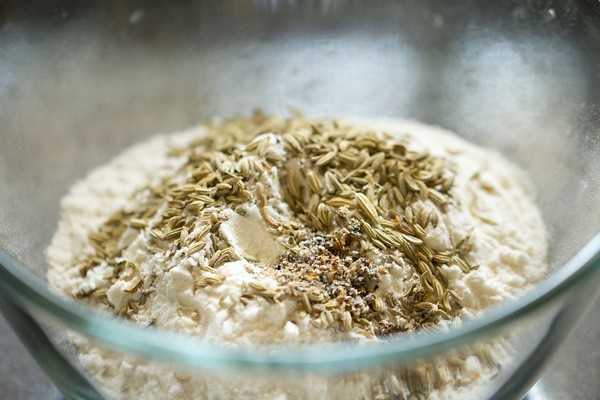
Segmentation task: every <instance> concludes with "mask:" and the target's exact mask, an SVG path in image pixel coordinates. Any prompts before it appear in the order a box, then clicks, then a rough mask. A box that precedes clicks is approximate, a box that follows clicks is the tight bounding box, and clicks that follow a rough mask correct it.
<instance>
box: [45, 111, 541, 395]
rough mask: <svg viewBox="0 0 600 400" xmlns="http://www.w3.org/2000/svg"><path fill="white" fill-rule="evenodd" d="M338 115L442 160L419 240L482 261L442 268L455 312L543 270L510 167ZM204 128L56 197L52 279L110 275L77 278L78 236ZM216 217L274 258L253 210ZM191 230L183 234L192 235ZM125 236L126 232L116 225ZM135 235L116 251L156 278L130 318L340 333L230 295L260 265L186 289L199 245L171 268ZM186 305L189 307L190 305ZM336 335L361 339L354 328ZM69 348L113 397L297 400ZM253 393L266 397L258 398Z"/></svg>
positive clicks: (122, 299) (261, 258)
mask: <svg viewBox="0 0 600 400" xmlns="http://www.w3.org/2000/svg"><path fill="white" fill-rule="evenodd" d="M347 123H350V124H353V125H354V126H356V127H361V126H362V127H368V129H370V130H375V131H378V130H381V131H385V132H387V133H390V134H394V135H396V134H398V135H409V136H410V137H412V139H413V141H414V143H415V144H416V145H420V146H422V148H423V149H427V150H428V151H429V152H430V153H431V154H433V155H435V156H438V157H442V158H444V159H446V161H447V163H448V164H449V166H450V167H451V168H452V169H453V170H454V171H455V174H456V175H455V181H454V187H453V189H452V190H453V191H452V197H453V202H452V203H451V204H450V206H449V208H448V210H447V212H446V213H445V214H441V217H442V218H441V220H440V223H439V224H438V225H437V227H436V228H435V229H431V230H429V231H428V235H427V237H426V238H425V242H426V244H427V245H428V246H429V247H431V248H432V249H435V250H444V249H448V248H450V243H456V242H459V241H461V240H462V239H464V238H466V237H467V236H470V237H471V238H472V241H473V246H472V248H471V255H470V257H471V258H470V260H471V262H472V263H473V264H477V265H480V267H479V268H478V269H476V270H474V271H471V272H470V273H468V274H464V273H463V272H462V271H461V270H460V269H459V268H458V267H457V266H445V267H443V268H444V269H445V270H446V272H447V274H446V275H447V277H448V287H450V288H452V289H453V290H454V291H455V292H456V293H457V294H458V296H459V297H460V298H461V299H462V301H463V305H464V308H463V309H462V310H461V316H462V317H473V316H476V315H477V314H478V313H479V312H480V311H481V310H483V309H484V308H486V307H489V306H490V305H492V304H494V303H497V302H499V301H502V300H506V299H511V298H514V297H515V296H517V295H518V294H519V293H521V292H522V291H523V290H524V289H527V288H528V287H529V286H531V285H532V284H533V283H535V282H536V281H538V280H539V279H540V278H541V277H543V276H544V274H545V273H546V246H547V244H546V237H545V230H544V226H543V223H542V221H541V218H540V215H539V213H538V211H537V208H536V207H535V205H534V203H533V202H532V199H531V194H530V192H529V188H528V185H527V182H526V181H525V180H524V178H523V175H522V173H521V172H520V171H519V170H518V169H516V168H515V167H514V166H513V165H511V164H510V163H508V162H507V161H505V160H504V159H502V158H501V157H500V156H498V155H496V154H494V153H491V152H489V151H485V150H483V149H481V148H478V147H476V146H474V145H471V144H468V143H466V142H465V141H463V140H462V139H460V138H458V137H456V136H455V135H454V134H452V133H450V132H448V131H445V130H442V129H439V128H435V127H431V126H427V125H423V124H420V123H417V122H413V121H387V122H381V121H368V122H367V121H353V122H347ZM204 132H205V129H204V128H203V127H198V128H194V129H191V130H188V131H186V132H184V133H178V134H173V135H169V136H158V137H155V138H153V139H150V140H148V141H146V142H144V143H140V144H138V145H136V146H134V147H132V148H130V149H128V150H126V151H125V152H124V153H123V154H121V155H120V156H118V157H117V158H116V159H115V160H113V161H112V162H110V163H109V164H107V165H105V166H102V167H99V168H97V169H96V170H94V171H93V172H91V173H90V174H89V175H88V177H87V178H86V179H85V180H83V181H81V182H79V183H77V184H76V185H75V186H74V187H73V188H72V189H71V191H70V193H69V194H68V195H67V196H66V197H65V198H64V199H63V201H62V213H61V219H60V223H59V228H58V231H57V233H56V236H55V237H54V240H53V242H52V244H51V246H50V247H49V249H48V261H49V266H50V268H49V271H48V278H49V281H50V283H51V285H52V286H54V287H55V288H56V289H58V290H59V291H60V292H61V293H65V294H67V295H69V296H76V295H77V294H78V293H82V292H89V291H92V290H94V289H96V288H97V285H99V283H100V282H101V281H102V280H103V279H104V276H105V275H107V273H108V271H107V270H106V269H103V267H101V266H100V267H96V268H94V269H93V270H90V271H89V272H88V274H87V276H85V277H82V276H81V275H80V273H79V270H78V269H77V268H73V267H72V266H73V265H76V264H77V263H78V262H79V261H81V259H82V258H83V257H85V256H86V255H88V254H90V252H92V251H93V248H92V247H91V245H90V243H89V240H88V239H87V234H88V232H90V231H93V230H94V229H97V228H98V227H99V226H100V225H101V224H102V223H103V222H104V221H105V220H106V219H107V218H108V217H109V216H110V215H111V214H112V213H114V212H115V211H117V210H119V209H121V208H123V207H124V206H126V205H127V204H128V203H130V202H131V200H130V199H131V197H132V196H133V195H134V193H136V192H137V191H138V190H139V189H141V188H143V187H144V186H146V185H148V184H149V183H151V182H158V181H159V180H160V179H161V178H163V177H164V176H168V175H169V174H172V173H174V172H175V171H176V170H177V169H178V168H179V167H180V166H181V165H182V163H183V162H184V160H183V159H182V158H177V157H168V156H167V153H168V151H169V149H170V148H171V147H173V146H183V145H185V143H187V142H189V141H190V140H193V139H194V138H196V137H198V136H202V135H203V134H204ZM277 151H280V152H281V151H282V149H278V150H277ZM276 182H277V179H276V178H273V181H272V182H267V183H268V184H266V185H265V186H266V187H268V188H269V190H271V191H272V193H270V194H271V197H272V196H273V195H274V193H276V192H277V191H278V190H279V189H278V186H277V183H276ZM275 197H276V196H275ZM427 202H430V201H429V200H426V201H425V203H427ZM270 210H271V211H272V214H273V215H276V216H277V217H278V218H279V219H280V220H285V219H286V218H290V217H291V214H290V213H291V211H290V210H289V209H288V208H286V207H285V204H282V203H281V202H280V201H279V202H278V201H274V203H272V204H271V205H270ZM226 213H229V214H227V215H225V217H227V218H228V219H227V221H226V222H224V223H223V224H222V225H221V227H220V233H221V234H222V235H223V236H224V237H226V238H227V239H228V240H229V242H230V243H231V245H232V246H233V247H234V248H235V250H236V251H237V253H239V254H240V255H242V256H243V257H244V258H247V259H249V260H256V261H258V263H259V264H262V265H267V266H268V265H272V264H273V263H274V261H275V259H277V257H278V256H279V255H280V254H281V253H282V252H283V251H284V247H283V246H282V244H281V243H279V242H278V241H277V240H276V239H275V238H274V236H273V235H272V234H271V233H269V232H268V230H267V224H266V223H265V222H264V221H263V219H262V218H261V215H260V213H259V211H258V209H257V208H256V206H252V205H250V206H248V208H247V210H246V212H245V214H244V215H239V214H237V213H235V212H233V211H231V210H227V211H226ZM198 229H201V227H198ZM197 233H198V232H190V235H194V234H197ZM128 234H130V235H135V234H136V233H135V232H129V233H128V232H126V233H125V235H128ZM144 240H147V239H145V238H144V237H142V236H141V235H140V236H139V237H136V238H134V239H133V241H132V243H131V244H130V245H129V247H128V248H127V249H126V251H125V252H124V253H123V256H124V257H126V258H127V259H131V260H134V261H136V262H137V263H138V264H140V265H141V267H142V269H143V274H144V276H149V275H150V274H156V279H155V280H154V286H153V290H152V292H151V294H150V295H149V297H148V300H147V301H146V302H145V303H144V305H143V306H141V307H140V311H139V312H138V313H137V315H136V317H135V318H134V319H135V320H136V321H137V322H138V323H141V324H150V323H153V324H154V325H155V326H158V327H161V328H164V329H169V330H174V331H179V332H183V333H187V334H192V335H196V336H199V337H201V338H203V339H205V340H215V341H224V342H228V343H257V342H258V343H264V342H271V343H281V342H285V343H293V342H310V341H326V340H334V339H336V338H339V337H340V334H339V332H335V331H333V330H329V331H328V330H323V329H318V328H315V327H314V326H313V325H312V324H311V323H310V320H309V318H308V316H306V315H302V313H301V310H300V309H299V306H298V304H297V303H296V302H293V301H291V300H283V301H281V302H280V303H272V302H267V301H251V302H250V303H249V304H247V305H245V306H242V304H241V303H240V300H239V299H240V297H241V295H242V292H243V287H244V285H246V284H247V283H248V282H250V281H257V280H258V281H260V283H261V284H262V285H264V286H265V287H266V288H268V289H273V288H275V287H276V286H277V281H276V279H275V278H274V277H273V276H272V275H271V274H270V273H269V270H268V268H259V267H257V266H255V265H254V264H253V263H250V262H248V261H245V260H243V259H242V260H238V261H232V262H228V263H225V264H224V265H223V266H221V267H220V268H219V272H220V274H221V275H222V276H224V277H225V280H224V282H223V283H222V284H221V285H217V286H207V287H206V288H204V289H203V290H200V291H198V290H195V289H194V285H195V281H194V276H193V274H192V273H191V272H190V269H191V268H193V267H194V266H195V265H197V264H198V263H199V262H202V257H203V255H202V252H199V253H198V254H196V255H194V256H189V257H188V256H185V252H184V251H182V254H181V255H180V257H178V258H175V260H176V262H175V264H174V265H172V266H170V269H168V271H164V269H163V265H162V261H161V259H159V257H157V256H155V255H154V256H153V255H151V254H147V253H145V252H143V251H142V249H143V248H144V246H147V243H145V242H144ZM408 275H409V272H407V271H406V269H405V268H404V269H403V268H401V267H400V266H397V265H396V266H392V267H391V268H390V273H389V274H387V275H386V276H382V277H380V278H381V282H380V286H381V287H380V288H379V289H378V291H381V292H382V293H383V292H384V291H387V290H390V289H392V290H394V291H395V292H396V293H402V292H403V291H404V289H405V286H404V285H405V284H404V283H403V282H404V280H405V279H406V278H407V277H408ZM126 288H127V283H126V282H122V281H118V282H117V283H115V284H114V285H113V286H112V287H110V289H109V290H108V292H107V293H106V295H107V298H108V301H109V302H110V305H111V306H112V307H114V308H115V309H119V308H121V307H122V306H124V305H126V304H127V302H128V301H130V300H132V299H135V298H136V296H138V294H136V293H128V292H127V291H126ZM82 301H86V302H89V303H90V304H93V305H94V306H96V307H100V308H103V309H105V310H107V311H108V310H111V307H108V306H106V305H103V304H100V303H98V302H94V299H93V297H92V298H86V299H82ZM187 310H194V311H193V312H192V313H189V312H188V311H187ZM304 314H306V313H304ZM291 321H294V322H291ZM345 337H347V338H350V337H351V338H354V339H359V340H360V339H364V340H367V339H366V338H365V337H364V336H361V335H360V334H358V333H356V332H353V333H352V334H350V335H349V336H345ZM78 346H79V351H80V360H81V363H82V365H83V366H84V368H86V370H87V371H88V372H89V373H90V375H91V376H92V378H93V379H94V380H95V381H97V382H100V383H101V386H102V387H103V388H104V390H106V392H107V393H108V394H109V395H110V396H111V397H114V398H144V399H161V398H167V397H168V398H221V397H232V396H239V395H244V396H247V397H261V398H262V397H264V398H273V397H274V396H275V395H276V394H279V395H281V396H283V397H281V398H288V397H289V398H295V395H294V396H288V397H286V395H285V391H284V392H281V391H280V390H279V389H273V388H272V387H271V386H269V385H271V384H270V383H269V384H264V385H263V384H262V383H261V384H259V383H258V382H257V386H256V387H255V388H249V389H248V391H247V392H243V391H242V392H239V390H240V389H239V388H231V387H230V386H232V385H230V384H228V382H226V381H225V382H221V383H218V380H216V379H215V381H214V382H215V383H214V384H213V385H210V384H208V383H207V382H208V381H203V379H202V378H198V379H191V380H190V379H182V378H181V374H177V373H174V372H171V371H169V370H165V369H164V368H160V367H159V366H153V365H151V364H146V363H142V362H140V361H137V360H135V359H132V358H129V357H123V356H121V355H117V354H113V353H109V352H107V351H105V350H101V349H98V348H96V347H94V346H92V345H90V344H89V343H87V342H85V341H80V342H78ZM359 381H360V380H359ZM367 381H368V380H367ZM320 385H321V386H319V385H316V386H315V387H314V390H316V392H314V393H312V394H311V395H315V396H317V395H318V396H324V395H329V396H333V397H336V396H337V394H335V395H334V394H333V393H338V394H339V392H335V390H342V387H343V385H334V384H332V383H331V382H330V381H329V383H323V382H321V383H320ZM360 385H364V382H363V383H360ZM360 385H359V386H360ZM334 386H335V387H334ZM349 387H350V388H351V390H352V391H350V392H348V393H354V394H357V393H360V391H359V392H356V390H359V389H357V387H356V386H352V385H350V386H349ZM336 388H337V389H336ZM261 390H262V391H266V392H268V393H269V394H267V393H266V392H265V393H262V394H261V395H258V394H257V393H260V391H261ZM244 393H245V394H244ZM357 396H358V394H357ZM299 397H301V396H299ZM441 397H443V396H441Z"/></svg>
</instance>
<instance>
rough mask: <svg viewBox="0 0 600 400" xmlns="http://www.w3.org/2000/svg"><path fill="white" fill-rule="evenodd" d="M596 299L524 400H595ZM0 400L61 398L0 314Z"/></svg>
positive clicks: (599, 384) (599, 379)
mask: <svg viewBox="0 0 600 400" xmlns="http://www.w3.org/2000/svg"><path fill="white" fill-rule="evenodd" d="M599 307H600V299H598V300H597V301H596V303H595V304H594V305H593V306H592V309H591V311H590V312H589V314H588V315H587V317H586V318H585V319H584V321H583V322H582V323H581V324H580V325H579V326H578V328H577V329H576V330H575V332H573V334H572V335H571V336H569V338H568V339H567V341H566V342H565V344H564V345H563V347H562V348H561V349H560V350H559V352H558V353H557V354H556V356H555V358H554V361H553V362H552V364H551V365H550V367H549V368H548V370H547V371H546V373H545V374H544V376H543V377H542V379H541V380H540V381H539V382H538V384H537V385H536V386H534V388H533V389H532V390H531V392H530V393H529V395H528V400H543V399H547V400H555V399H556V400H559V399H560V400H567V399H568V400H571V399H573V400H578V399H581V400H596V399H598V394H599V393H600V346H598V333H599V332H600V310H599V309H598V308H599ZM0 360H1V362H0V400H29V399H40V400H45V399H50V400H58V399H61V396H60V394H59V393H58V391H57V390H56V389H55V388H54V386H53V385H52V383H51V382H50V380H49V379H48V378H46V376H45V375H44V373H43V372H42V371H41V370H40V368H39V367H38V366H37V365H36V364H35V362H34V361H33V359H32V358H31V356H30V355H29V354H28V353H27V351H26V350H25V348H24V347H23V346H22V345H21V343H20V342H19V340H18V339H17V337H16V336H15V334H14V333H13V332H12V331H11V329H10V327H9V326H8V324H7V323H6V321H5V320H4V318H3V317H0Z"/></svg>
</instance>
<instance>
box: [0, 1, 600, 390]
mask: <svg viewBox="0 0 600 400" xmlns="http://www.w3.org/2000/svg"><path fill="white" fill-rule="evenodd" d="M0 48H1V49H2V51H1V53H0V121H1V122H2V125H1V126H2V128H1V130H0V288H1V292H0V305H1V308H2V311H3V312H4V314H5V316H6V317H7V319H8V320H9V321H10V323H11V325H12V326H13V328H14V329H15V331H16V332H17V334H18V335H19V337H20V338H21V340H22V341H23V342H24V343H25V344H26V345H27V347H28V348H29V350H30V351H31V352H32V354H33V356H34V357H35V358H36V360H37V361H38V362H39V364H40V365H41V366H42V367H43V368H44V370H45V371H46V372H47V374H48V375H49V376H50V377H51V378H52V380H53V381H54V382H55V384H56V385H57V387H58V388H59V389H60V390H61V391H62V393H63V394H64V395H65V397H66V398H69V399H101V398H113V397H114V398H132V397H134V396H136V394H135V393H133V392H128V389H127V382H125V384H123V385H121V389H119V390H117V391H115V390H111V389H110V388H108V389H107V388H105V387H100V386H98V385H96V383H97V382H93V381H92V380H91V379H90V377H89V374H88V373H87V372H86V370H85V369H83V368H82V367H81V364H80V361H81V360H80V359H79V358H78V357H77V354H76V350H75V346H74V343H78V344H79V345H82V343H83V344H85V345H90V346H95V347H96V348H97V349H98V350H97V351H98V352H102V354H109V355H110V356H111V357H113V358H117V359H122V360H123V362H122V363H121V364H120V368H119V369H118V370H115V371H108V370H105V371H104V375H105V376H106V378H107V380H111V379H112V381H117V380H118V379H119V377H123V376H126V370H127V369H128V368H129V369H131V368H132V365H137V366H138V367H139V368H145V367H148V368H153V370H154V371H162V373H156V374H154V375H148V376H147V377H146V378H147V381H148V382H147V387H148V388H149V389H148V390H167V391H168V390H171V392H170V395H171V397H172V398H177V396H179V397H182V398H185V397H186V396H187V397H193V396H195V395H198V393H200V394H201V395H202V396H203V397H207V398H226V397H230V398H236V397H245V398H275V397H276V395H277V396H280V397H279V398H289V399H295V398H344V399H346V398H376V399H387V398H427V397H428V396H430V397H432V398H433V397H435V396H438V397H439V396H442V394H441V391H440V390H438V389H439V388H440V387H441V383H440V382H443V381H449V382H451V385H450V386H452V385H453V384H454V383H453V382H458V381H462V382H465V383H467V385H465V387H466V389H460V390H459V391H458V392H456V393H454V396H456V397H457V398H467V399H468V398H494V399H507V398H520V397H522V396H523V395H524V394H525V393H526V392H527V390H528V388H529V387H530V386H531V385H532V384H533V383H534V382H535V380H536V379H537V378H538V377H539V375H540V373H541V371H542V370H543V367H544V365H545V364H546V362H547V361H548V359H549V358H550V357H551V355H552V354H553V352H554V351H555V350H556V349H557V347H558V346H559V345H560V343H561V342H562V341H563V339H564V338H565V336H566V335H567V334H568V333H569V331H571V330H572V328H573V326H574V325H575V324H576V323H577V321H578V320H579V319H580V318H581V317H582V316H584V315H585V312H586V309H587V307H588V306H589V305H590V304H592V303H593V300H594V298H595V296H597V294H598V290H597V286H598V283H599V282H600V274H599V273H598V271H599V270H600V236H598V228H599V227H600V185H599V184H598V183H599V182H598V181H599V179H600V177H599V175H598V172H597V171H599V170H600V113H599V111H600V13H599V6H598V3H597V2H592V1H590V2H585V1H571V0H568V1H564V2H560V4H557V2H554V1H543V0H542V1H535V2H534V1H528V2H520V1H503V2H485V4H484V2H476V1H465V2H461V3H460V4H459V3H456V2H452V3H449V2H444V1H407V2H402V3H400V2H396V1H380V2H358V1H352V2H344V1H336V0H331V1H319V2H317V1H306V2H295V1H282V2H277V1H266V0H264V1H260V0H256V1H207V2H169V3H168V5H167V4H166V3H159V2H157V4H152V6H150V5H148V4H145V3H141V2H123V1H114V2H110V1H108V2H78V1H45V2H25V3H23V2H12V1H8V2H3V3H2V4H1V5H0ZM290 107H295V108H298V109H301V110H302V111H303V112H304V113H306V114H307V115H309V116H324V115H329V116H364V117H382V118H390V117H392V118H397V117H409V118H414V119H418V120H421V121H423V122H426V123H430V124H435V125H440V126H443V127H445V128H448V129H451V130H454V131H456V132H458V133H459V134H460V135H462V136H464V137H466V138H467V139H469V140H470V141H473V142H475V143H477V144H479V145H482V146H484V147H487V148H490V149H495V150H498V151H499V152H501V153H503V154H504V155H505V156H506V157H508V158H510V159H511V160H513V161H514V162H516V163H517V164H519V165H520V166H521V167H523V168H524V169H525V170H526V171H527V172H528V174H529V175H530V177H531V179H532V181H533V183H534V185H535V186H536V188H537V192H538V204H539V206H540V208H541V210H542V213H543V216H544V220H545V223H546V225H547V227H548V229H549V232H550V254H549V260H550V267H551V274H550V275H549V276H548V277H547V279H545V280H544V281H543V282H541V283H540V284H538V285H537V286H536V287H535V288H534V290H532V291H530V292H527V293H525V294H524V295H523V296H522V297H520V298H519V299H517V300H515V301H511V302H505V303H502V304H500V305H498V306H496V307H493V308H491V309H490V310H488V311H486V312H485V313H484V315H483V316H482V317H481V318H478V319H477V320H474V321H471V322H468V323H465V324H463V325H462V326H456V327H452V328H451V329H448V330H445V331H439V332H438V331H433V332H427V333H420V334H415V335H413V336H411V337H410V338H399V339H394V340H390V341H388V342H386V343H381V344H374V343H370V344H360V345H357V344H344V343H338V344H330V345H319V346H303V347H289V346H288V347H277V348H265V347H256V348H238V349H233V348H227V347H223V346H216V345H207V344H203V343H200V342H199V341H195V340H193V338H189V337H185V336H182V335H176V334H173V333H169V332H163V331H160V330H157V329H148V328H142V327H139V326H135V325H133V324H131V323H127V322H123V321H120V320H115V319H110V318H107V317H105V316H103V315H101V314H99V313H97V312H95V311H93V310H91V309H88V308H85V307H83V306H81V305H78V304H74V303H71V302H68V301H66V300H64V299H63V298H60V297H59V296H57V295H55V294H54V293H53V292H52V291H51V290H50V289H49V287H48V284H47V280H46V263H45V254H44V251H45V248H46V247H47V246H48V244H49V242H50V239H51V237H52V234H53V232H54V230H55V228H56V224H57V220H58V207H59V200H60V198H61V197H62V196H63V195H64V194H65V193H66V191H67V190H68V188H69V186H70V185H72V184H73V183H74V182H75V181H76V180H78V179H80V178H82V177H84V176H85V174H86V172H87V171H89V170H91V169H92V168H93V167H95V166H98V165H101V164H103V163H104V162H107V161H108V160H110V159H111V158H112V157H114V156H115V155H116V154H118V153H119V152H120V150H122V149H124V148H125V147H126V146H128V145H130V144H133V143H135V142H136V141H139V140H142V139H144V138H146V137H149V136H151V135H153V134H156V133H160V132H169V131H175V130H178V129H182V128H185V127H187V126H189V125H192V124H193V123H196V122H197V121H198V120H200V119H203V118H208V117H211V116H215V115H217V116H231V115H237V114H248V113H250V112H251V111H252V110H253V109H254V108H260V109H262V110H265V111H267V112H274V113H280V114H285V113H287V112H288V111H289V108H290ZM92 343H93V344H92ZM119 357H120V358H119ZM500 359H502V360H501V362H500V361H499V360H500ZM474 364H475V365H481V366H483V367H485V368H486V370H487V371H488V373H487V375H486V376H485V377H483V376H482V377H479V376H476V375H478V372H477V371H478V369H477V368H474V367H473V365H474ZM448 373H449V374H450V375H451V377H450V378H449V377H448V376H444V374H448ZM124 374H125V375H124ZM472 382H475V383H472ZM471 383H472V384H471ZM169 385H171V386H169ZM190 385H191V386H194V385H195V386H194V388H193V389H190V387H191V386H190ZM153 388H154V389H153ZM194 391H196V392H194ZM103 396H104V397H103ZM448 396H450V397H452V395H450V394H448Z"/></svg>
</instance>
